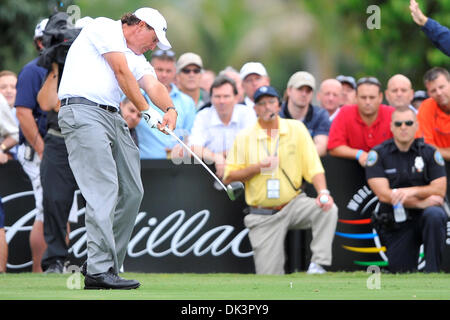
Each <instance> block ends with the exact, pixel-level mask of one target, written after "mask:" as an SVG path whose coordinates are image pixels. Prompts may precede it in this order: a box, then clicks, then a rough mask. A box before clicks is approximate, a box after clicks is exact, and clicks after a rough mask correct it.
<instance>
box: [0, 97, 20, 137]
mask: <svg viewBox="0 0 450 320" xmlns="http://www.w3.org/2000/svg"><path fill="white" fill-rule="evenodd" d="M7 136H11V138H13V139H14V140H16V141H19V127H18V126H17V123H16V121H15V120H14V117H13V114H12V112H11V108H10V107H9V105H8V102H7V101H6V99H5V97H3V95H2V94H0V142H1V141H2V140H3V139H4V138H6V137H7Z"/></svg>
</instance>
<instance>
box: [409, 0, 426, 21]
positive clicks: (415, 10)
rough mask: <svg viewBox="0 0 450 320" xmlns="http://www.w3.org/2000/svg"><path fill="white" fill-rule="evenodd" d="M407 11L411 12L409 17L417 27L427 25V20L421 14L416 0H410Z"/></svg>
mask: <svg viewBox="0 0 450 320" xmlns="http://www.w3.org/2000/svg"><path fill="white" fill-rule="evenodd" d="M409 10H411V16H412V18H413V20H414V22H415V23H417V24H418V25H419V26H424V25H425V23H427V20H428V18H427V17H426V16H425V15H424V14H423V13H422V11H421V10H420V8H419V4H418V3H417V2H416V0H410V2H409Z"/></svg>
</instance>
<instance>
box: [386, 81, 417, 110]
mask: <svg viewBox="0 0 450 320" xmlns="http://www.w3.org/2000/svg"><path fill="white" fill-rule="evenodd" d="M385 94H386V100H387V101H388V103H389V105H390V106H392V107H394V108H395V109H400V110H404V109H407V108H409V109H411V110H412V111H414V112H415V113H417V111H416V109H415V108H414V107H413V106H412V105H411V101H412V99H413V96H414V90H413V88H412V84H411V81H410V80H409V79H408V78H407V77H406V76H404V75H402V74H396V75H393V76H392V77H391V78H390V79H389V80H388V83H387V88H386V91H385Z"/></svg>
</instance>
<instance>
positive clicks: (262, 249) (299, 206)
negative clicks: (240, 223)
mask: <svg viewBox="0 0 450 320" xmlns="http://www.w3.org/2000/svg"><path fill="white" fill-rule="evenodd" d="M337 212H338V208H337V207H336V205H333V207H332V208H331V209H330V210H328V211H322V209H321V208H320V207H318V206H317V204H316V202H315V199H314V198H309V197H307V196H306V195H305V194H303V193H301V194H299V195H298V196H297V197H295V198H294V199H292V200H291V202H289V203H288V204H287V205H286V206H285V207H284V208H283V209H282V210H280V211H279V212H277V213H276V214H274V215H261V214H248V215H247V216H246V217H245V219H244V224H245V226H246V227H247V228H248V229H249V238H250V243H251V245H252V248H253V255H254V261H255V268H256V273H257V274H284V263H285V249H284V241H285V238H286V234H287V232H288V230H292V229H309V228H311V229H312V241H311V251H312V257H311V261H312V262H315V263H317V264H320V265H325V266H328V265H331V258H332V254H331V251H332V244H333V238H334V233H335V229H336V223H337V219H338V215H337Z"/></svg>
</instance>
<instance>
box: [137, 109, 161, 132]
mask: <svg viewBox="0 0 450 320" xmlns="http://www.w3.org/2000/svg"><path fill="white" fill-rule="evenodd" d="M141 114H142V117H143V118H144V120H145V121H146V122H147V124H148V125H149V127H150V128H158V126H157V125H158V123H162V120H163V119H162V116H161V115H160V114H159V112H158V111H156V110H155V109H153V108H152V107H149V108H148V109H147V110H144V111H142V112H141Z"/></svg>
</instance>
